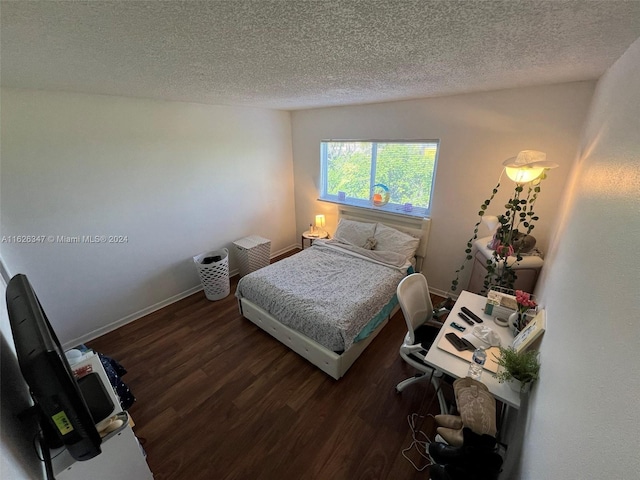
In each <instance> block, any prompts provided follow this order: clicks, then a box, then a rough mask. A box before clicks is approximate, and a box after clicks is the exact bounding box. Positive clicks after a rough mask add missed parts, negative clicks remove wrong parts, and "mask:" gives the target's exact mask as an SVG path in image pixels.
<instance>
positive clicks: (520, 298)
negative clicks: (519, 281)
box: [515, 290, 538, 331]
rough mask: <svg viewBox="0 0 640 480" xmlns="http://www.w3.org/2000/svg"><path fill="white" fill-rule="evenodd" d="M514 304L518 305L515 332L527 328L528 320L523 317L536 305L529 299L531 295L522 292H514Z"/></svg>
mask: <svg viewBox="0 0 640 480" xmlns="http://www.w3.org/2000/svg"><path fill="white" fill-rule="evenodd" d="M516 303H517V304H518V318H517V320H516V323H515V327H516V329H517V330H519V331H521V330H522V329H523V328H524V327H526V326H527V323H529V321H530V319H528V318H527V317H526V315H525V313H527V312H528V311H529V310H531V309H533V308H536V307H537V306H538V304H537V303H536V301H535V300H534V299H533V298H531V294H530V293H527V292H524V291H522V290H516Z"/></svg>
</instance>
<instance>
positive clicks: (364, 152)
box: [320, 140, 438, 216]
mask: <svg viewBox="0 0 640 480" xmlns="http://www.w3.org/2000/svg"><path fill="white" fill-rule="evenodd" d="M320 157H321V158H320V168H321V172H320V178H321V186H320V199H321V200H327V201H330V202H337V203H345V204H348V205H355V206H359V207H368V208H375V209H381V210H384V211H387V212H396V213H402V214H406V215H415V216H427V215H428V214H429V212H430V210H431V195H432V192H433V182H434V179H435V169H436V159H437V157H438V142H437V141H409V142H407V141H402V142H401V141H376V142H371V141H353V140H327V141H323V142H321V144H320ZM374 204H375V206H374Z"/></svg>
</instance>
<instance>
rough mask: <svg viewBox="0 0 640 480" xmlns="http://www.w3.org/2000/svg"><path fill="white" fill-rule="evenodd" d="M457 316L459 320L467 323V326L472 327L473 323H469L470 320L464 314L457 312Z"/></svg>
mask: <svg viewBox="0 0 640 480" xmlns="http://www.w3.org/2000/svg"><path fill="white" fill-rule="evenodd" d="M458 316H459V317H460V318H461V319H463V320H464V321H465V322H467V323H468V324H469V325H473V322H472V321H471V319H470V318H469V317H467V316H466V315H465V314H464V313H462V312H458Z"/></svg>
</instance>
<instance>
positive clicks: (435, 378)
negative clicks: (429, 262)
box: [396, 273, 448, 413]
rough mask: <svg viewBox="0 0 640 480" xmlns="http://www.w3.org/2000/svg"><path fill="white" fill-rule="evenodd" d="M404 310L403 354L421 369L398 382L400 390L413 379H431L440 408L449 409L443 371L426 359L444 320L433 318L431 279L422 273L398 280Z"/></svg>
mask: <svg viewBox="0 0 640 480" xmlns="http://www.w3.org/2000/svg"><path fill="white" fill-rule="evenodd" d="M396 293H397V295H398V302H399V303H400V308H401V309H402V314H403V315H404V319H405V321H406V322H407V334H406V335H405V337H404V342H402V345H401V346H400V356H401V357H402V359H403V360H404V361H405V362H407V363H408V364H409V365H411V366H412V367H414V368H415V369H416V370H418V371H419V372H420V373H418V374H417V375H416V376H414V377H411V378H407V379H406V380H403V381H402V382H400V383H399V384H398V385H396V391H397V392H398V393H399V392H402V390H404V389H405V388H406V387H408V386H409V385H412V384H413V383H416V382H420V381H424V380H429V379H431V383H432V385H433V387H434V388H435V389H436V391H437V393H438V401H439V402H440V410H441V412H442V413H446V412H447V409H448V407H447V404H446V401H445V398H444V395H443V393H442V389H441V388H440V378H441V377H442V373H441V372H438V371H435V372H434V371H433V369H432V368H431V367H430V366H428V365H427V364H426V363H425V362H424V357H425V355H426V352H427V351H428V350H429V348H430V347H431V345H432V344H433V341H434V339H435V338H436V336H437V335H438V333H439V330H440V327H442V323H441V322H439V321H437V320H435V319H434V318H433V303H432V302H431V297H430V296H429V286H428V285H427V279H426V278H425V276H424V275H422V274H421V273H413V274H411V275H408V276H407V277H405V278H404V279H402V281H401V282H400V283H399V284H398V289H397V291H396Z"/></svg>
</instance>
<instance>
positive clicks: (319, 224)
mask: <svg viewBox="0 0 640 480" xmlns="http://www.w3.org/2000/svg"><path fill="white" fill-rule="evenodd" d="M324 226H325V218H324V215H316V232H322V233H324Z"/></svg>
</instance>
